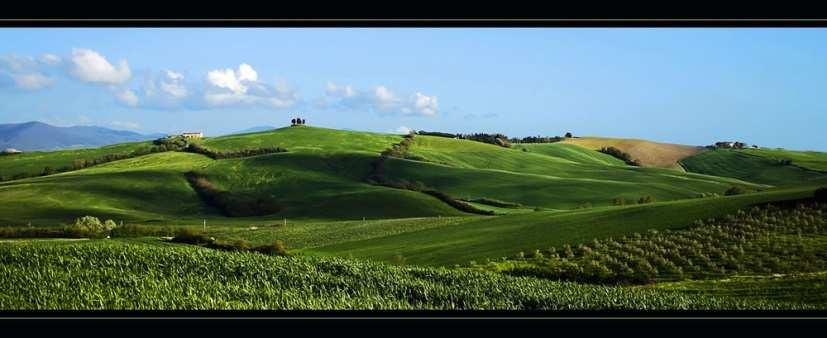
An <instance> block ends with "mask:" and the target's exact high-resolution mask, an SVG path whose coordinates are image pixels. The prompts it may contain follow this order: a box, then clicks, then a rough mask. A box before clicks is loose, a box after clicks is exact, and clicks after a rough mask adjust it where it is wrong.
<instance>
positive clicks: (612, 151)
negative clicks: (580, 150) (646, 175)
mask: <svg viewBox="0 0 827 338" xmlns="http://www.w3.org/2000/svg"><path fill="white" fill-rule="evenodd" d="M600 152H601V153H604V154H608V155H611V156H613V157H615V158H618V159H620V160H622V161H623V162H626V164H628V165H631V166H636V167H639V166H640V161H638V160H636V159H633V158H632V155H630V154H629V153H627V152H625V151H622V150H620V149H618V148H615V147H603V148H600Z"/></svg>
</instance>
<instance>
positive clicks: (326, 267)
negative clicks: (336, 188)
mask: <svg viewBox="0 0 827 338" xmlns="http://www.w3.org/2000/svg"><path fill="white" fill-rule="evenodd" d="M53 244H54V243H52V242H51V241H36V242H26V241H19V242H1V243H0V257H2V260H0V286H1V287H2V288H3V290H4V292H3V293H0V309H2V310H23V309H33V310H48V309H59V310H90V309H91V310H101V309H106V310H118V309H121V310H123V309H132V310H139V309H143V310H164V309H188V310H207V309H221V310H230V309H255V310H297V309H315V310H322V309H349V310H354V309H444V310H452V309H455V310H461V309H512V310H621V309H627V310H641V309H646V310H665V309H796V308H800V309H806V308H808V307H807V306H802V305H790V304H784V303H779V304H776V303H773V302H767V301H760V300H759V301H753V300H749V301H743V300H739V299H737V298H727V297H718V298H714V297H708V296H704V295H687V294H685V293H682V292H675V291H669V290H651V289H629V288H616V287H600V286H588V285H579V284H575V283H560V282H552V281H544V280H539V279H532V278H514V277H507V276H502V275H498V274H493V273H481V272H471V271H454V270H448V269H439V268H421V267H393V266H388V265H386V264H377V263H370V262H360V261H353V260H342V259H337V258H313V257H291V258H284V257H272V256H266V255H263V254H258V253H229V252H219V251H215V250H210V249H204V248H198V247H186V246H170V245H158V244H154V243H152V242H150V241H128V242H122V241H116V240H90V241H76V242H68V243H67V242H63V243H60V245H53Z"/></svg>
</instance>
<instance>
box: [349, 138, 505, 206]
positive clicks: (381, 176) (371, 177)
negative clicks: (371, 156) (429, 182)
mask: <svg viewBox="0 0 827 338" xmlns="http://www.w3.org/2000/svg"><path fill="white" fill-rule="evenodd" d="M413 138H414V134H413V133H411V134H407V135H405V137H403V139H402V141H401V142H399V143H397V144H394V145H392V146H391V147H390V148H388V149H385V150H384V151H382V153H380V154H379V157H377V158H376V159H375V160H374V161H372V162H371V164H370V165H371V170H370V172H369V173H368V175H367V176H366V177H365V182H367V183H370V184H374V185H382V186H386V187H391V188H396V189H405V190H411V191H417V192H421V193H425V194H428V195H431V196H434V197H436V198H438V199H439V200H441V201H443V202H445V203H446V204H448V205H450V206H452V207H454V208H455V209H457V210H460V211H464V212H468V213H473V214H480V215H494V212H493V211H490V210H482V209H479V208H477V207H475V206H473V205H471V204H468V203H465V202H463V201H460V200H458V199H456V198H454V197H452V196H450V195H448V194H446V193H444V192H441V191H437V190H436V189H433V188H429V187H427V186H426V185H425V184H424V183H422V182H419V181H416V182H409V181H407V180H404V179H401V180H393V179H391V178H389V177H388V176H387V169H386V168H385V163H386V161H387V159H388V158H389V157H396V158H408V157H410V155H409V154H408V150H409V149H410V145H411V142H412V141H413Z"/></svg>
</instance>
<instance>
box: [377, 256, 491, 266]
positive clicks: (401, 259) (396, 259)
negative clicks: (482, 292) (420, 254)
mask: <svg viewBox="0 0 827 338" xmlns="http://www.w3.org/2000/svg"><path fill="white" fill-rule="evenodd" d="M406 261H407V259H406V258H405V256H402V255H400V254H396V255H393V256H392V257H391V260H390V262H391V264H393V265H405V262H406ZM475 263H476V262H475Z"/></svg>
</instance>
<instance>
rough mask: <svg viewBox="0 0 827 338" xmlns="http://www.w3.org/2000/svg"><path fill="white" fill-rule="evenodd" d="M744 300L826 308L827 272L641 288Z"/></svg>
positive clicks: (732, 278) (738, 278)
mask: <svg viewBox="0 0 827 338" xmlns="http://www.w3.org/2000/svg"><path fill="white" fill-rule="evenodd" d="M641 288H645V289H652V288H655V289H661V290H670V291H678V292H681V293H684V294H687V295H712V296H718V297H732V298H737V299H744V300H761V301H766V300H769V301H773V302H778V303H787V304H791V305H792V304H796V305H801V304H804V305H810V306H816V307H819V308H825V307H827V271H824V272H817V273H802V274H792V275H780V274H776V275H770V276H762V275H758V276H733V277H730V278H725V279H716V280H701V281H685V282H674V283H663V284H656V285H654V286H646V287H641Z"/></svg>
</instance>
